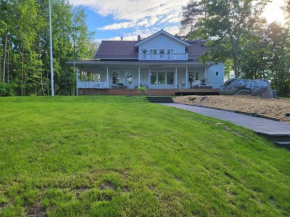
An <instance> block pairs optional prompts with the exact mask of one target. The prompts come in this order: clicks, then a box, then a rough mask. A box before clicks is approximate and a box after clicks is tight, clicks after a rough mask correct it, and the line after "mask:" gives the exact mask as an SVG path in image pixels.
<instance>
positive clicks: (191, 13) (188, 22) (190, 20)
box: [180, 0, 206, 39]
mask: <svg viewBox="0 0 290 217" xmlns="http://www.w3.org/2000/svg"><path fill="white" fill-rule="evenodd" d="M205 5H206V4H205V3H204V2H203V1H196V0H190V1H189V3H188V4H187V5H186V6H185V7H183V8H182V18H181V21H180V30H181V32H186V36H187V38H191V39H192V38H194V35H193V33H194V32H195V31H197V30H198V21H199V19H200V18H201V17H204V18H205V17H206V10H205Z"/></svg>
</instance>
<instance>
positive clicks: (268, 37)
mask: <svg viewBox="0 0 290 217" xmlns="http://www.w3.org/2000/svg"><path fill="white" fill-rule="evenodd" d="M269 2H271V0H245V1H244V0H243V1H241V0H190V2H189V3H188V4H187V6H186V7H184V8H183V16H182V20H181V32H182V33H186V34H187V35H186V37H187V38H188V39H203V40H207V43H206V44H207V45H208V46H209V47H210V51H209V52H207V53H206V54H204V55H203V56H202V57H201V60H202V61H204V62H206V61H217V62H218V61H222V62H225V67H226V72H227V73H229V72H230V71H234V73H235V77H240V78H248V79H258V78H261V79H266V80H269V81H270V82H271V85H272V87H273V88H274V89H276V90H277V92H278V94H279V95H280V96H290V0H285V3H286V7H285V8H284V13H285V17H286V23H285V25H281V24H279V23H277V22H274V23H270V24H268V23H267V22H266V20H265V19H264V18H261V15H262V13H263V11H264V8H265V7H266V6H267V4H268V3H269ZM272 16H275V14H273V15H272Z"/></svg>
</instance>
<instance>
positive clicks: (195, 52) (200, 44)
mask: <svg viewBox="0 0 290 217" xmlns="http://www.w3.org/2000/svg"><path fill="white" fill-rule="evenodd" d="M205 42H206V41H189V42H188V43H189V44H190V47H189V48H188V58H189V59H195V58H198V57H199V56H201V55H202V54H204V53H205V52H207V51H209V47H207V46H205V45H204V43H205Z"/></svg>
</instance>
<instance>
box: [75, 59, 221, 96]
mask: <svg viewBox="0 0 290 217" xmlns="http://www.w3.org/2000/svg"><path fill="white" fill-rule="evenodd" d="M73 65H74V66H75V67H76V69H77V70H76V71H77V73H76V80H77V84H76V85H77V90H78V91H77V94H78V93H79V91H80V90H84V89H85V90H88V89H102V90H104V89H106V90H120V89H126V90H135V89H137V88H138V87H141V86H144V87H146V88H147V89H148V90H178V89H182V90H185V89H186V90H188V89H193V88H200V89H201V88H203V89H212V88H217V87H218V85H219V84H218V83H220V82H217V81H216V80H214V79H212V78H211V76H210V75H209V71H210V70H209V69H210V68H212V67H213V66H216V64H209V63H208V64H202V63H200V62H175V63H173V62H170V63H167V62H166V63H164V62H160V63H156V62H154V63H152V62H140V61H139V62H137V61H136V62H126V61H79V62H74V63H73ZM220 70H221V71H222V69H220ZM222 73H223V71H222ZM222 73H220V76H221V77H222ZM216 76H217V77H218V76H219V72H217V73H216ZM222 82H223V81H222ZM80 92H82V91H80ZM89 92H92V91H89ZM110 92H116V91H110ZM123 92H124V91H123ZM175 92H176V91H175Z"/></svg>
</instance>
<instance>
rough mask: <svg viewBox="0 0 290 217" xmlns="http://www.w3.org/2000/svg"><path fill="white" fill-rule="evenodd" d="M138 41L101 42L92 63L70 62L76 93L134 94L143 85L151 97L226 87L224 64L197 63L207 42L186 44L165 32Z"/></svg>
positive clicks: (189, 42) (186, 42) (188, 42)
mask: <svg viewBox="0 0 290 217" xmlns="http://www.w3.org/2000/svg"><path fill="white" fill-rule="evenodd" d="M136 39H137V40H136V41H124V40H123V39H122V38H121V40H120V41H102V42H101V44H100V45H99V47H98V49H97V51H96V53H95V55H94V58H93V60H90V61H72V62H68V64H70V65H73V66H75V67H76V68H77V73H76V76H77V78H76V80H77V84H76V85H77V93H80V94H83V93H86V92H87V93H96V94H97V93H101V90H112V91H111V92H113V93H117V90H120V89H122V90H123V91H119V92H120V93H127V92H128V91H129V90H131V92H132V93H133V92H134V90H136V88H138V87H140V86H145V87H147V88H148V89H149V90H150V91H151V93H152V94H154V90H155V92H156V93H157V92H158V90H168V91H169V92H168V93H174V92H177V91H190V90H193V89H216V88H218V87H219V86H220V85H222V84H223V82H224V64H223V63H214V62H208V63H206V64H203V63H202V62H200V61H199V60H198V58H199V56H200V55H202V54H204V53H205V52H206V51H208V49H209V48H208V47H206V46H205V45H204V43H205V41H184V40H181V39H180V38H178V37H175V36H173V35H171V34H169V33H168V32H166V31H164V30H161V31H159V32H157V33H155V34H153V35H151V36H149V37H147V38H144V39H141V37H140V36H138V37H137V38H136ZM124 90H127V92H126V91H124ZM170 91H171V92H170ZM159 92H160V91H159ZM161 92H162V91H161ZM109 93H110V92H109ZM162 93H166V91H163V92H162ZM157 95H158V94H157Z"/></svg>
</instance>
